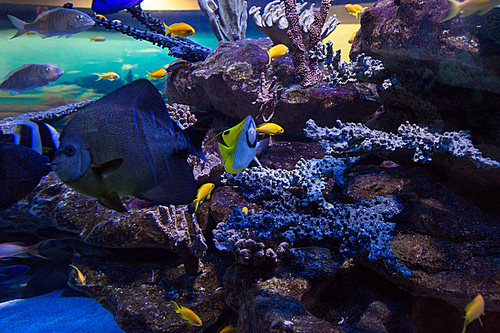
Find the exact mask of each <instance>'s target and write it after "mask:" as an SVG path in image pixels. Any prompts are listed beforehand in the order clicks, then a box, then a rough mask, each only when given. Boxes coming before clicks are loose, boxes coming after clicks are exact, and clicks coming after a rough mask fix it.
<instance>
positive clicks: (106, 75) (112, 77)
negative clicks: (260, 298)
mask: <svg viewBox="0 0 500 333" xmlns="http://www.w3.org/2000/svg"><path fill="white" fill-rule="evenodd" d="M94 75H97V76H99V78H98V79H97V80H96V81H99V80H100V79H105V80H109V81H114V80H116V79H119V78H120V75H118V74H116V73H115V72H106V73H102V74H99V73H94Z"/></svg>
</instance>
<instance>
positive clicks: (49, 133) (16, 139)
mask: <svg viewBox="0 0 500 333" xmlns="http://www.w3.org/2000/svg"><path fill="white" fill-rule="evenodd" d="M9 126H15V130H14V132H13V133H10V134H9V133H7V134H6V133H3V135H0V141H2V142H5V143H14V144H16V145H21V146H24V147H28V148H31V149H33V150H34V151H36V152H37V153H39V154H40V155H43V156H47V157H48V158H49V161H52V159H53V158H54V154H55V151H56V150H57V148H58V147H59V133H58V132H57V130H56V129H55V128H54V127H52V126H50V125H48V124H46V123H43V122H34V121H29V120H15V121H13V122H11V123H9ZM0 133H1V132H0Z"/></svg>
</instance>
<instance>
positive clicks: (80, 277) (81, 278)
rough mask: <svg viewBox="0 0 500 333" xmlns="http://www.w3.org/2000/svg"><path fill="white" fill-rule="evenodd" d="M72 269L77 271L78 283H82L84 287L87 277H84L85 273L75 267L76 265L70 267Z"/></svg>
mask: <svg viewBox="0 0 500 333" xmlns="http://www.w3.org/2000/svg"><path fill="white" fill-rule="evenodd" d="M70 266H71V267H72V268H74V269H75V270H76V273H77V275H78V281H80V284H82V285H84V284H85V280H86V279H85V275H83V273H82V272H81V271H80V270H79V269H78V267H76V266H74V265H70Z"/></svg>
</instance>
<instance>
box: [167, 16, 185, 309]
mask: <svg viewBox="0 0 500 333" xmlns="http://www.w3.org/2000/svg"><path fill="white" fill-rule="evenodd" d="M163 24H165V23H163ZM170 303H172V304H173V305H174V311H175V312H177V313H180V312H181V309H179V306H178V305H177V303H175V302H174V301H170Z"/></svg>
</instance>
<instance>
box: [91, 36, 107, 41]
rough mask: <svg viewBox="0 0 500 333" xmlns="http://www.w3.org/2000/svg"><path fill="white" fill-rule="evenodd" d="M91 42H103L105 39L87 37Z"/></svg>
mask: <svg viewBox="0 0 500 333" xmlns="http://www.w3.org/2000/svg"><path fill="white" fill-rule="evenodd" d="M89 39H90V41H91V42H104V41H105V40H106V38H104V37H102V36H95V37H89Z"/></svg>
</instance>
